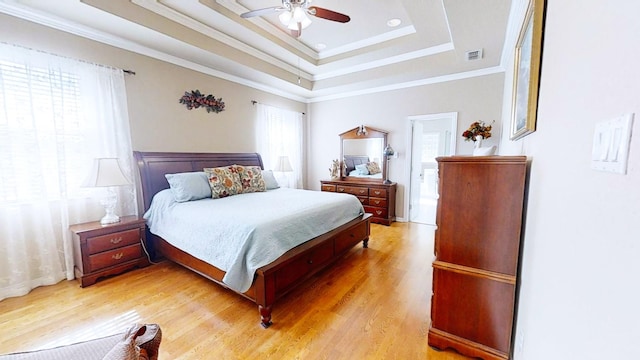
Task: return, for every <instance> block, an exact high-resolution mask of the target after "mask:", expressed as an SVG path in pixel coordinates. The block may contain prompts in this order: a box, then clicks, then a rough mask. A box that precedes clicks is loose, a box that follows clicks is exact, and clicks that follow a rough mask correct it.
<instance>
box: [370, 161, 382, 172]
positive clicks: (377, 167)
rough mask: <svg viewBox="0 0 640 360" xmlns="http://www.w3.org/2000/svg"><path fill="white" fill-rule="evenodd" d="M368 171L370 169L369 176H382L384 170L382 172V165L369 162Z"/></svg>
mask: <svg viewBox="0 0 640 360" xmlns="http://www.w3.org/2000/svg"><path fill="white" fill-rule="evenodd" d="M367 169H369V174H371V175H375V174H380V173H381V172H382V170H380V165H378V163H377V162H375V161H373V162H368V163H367Z"/></svg>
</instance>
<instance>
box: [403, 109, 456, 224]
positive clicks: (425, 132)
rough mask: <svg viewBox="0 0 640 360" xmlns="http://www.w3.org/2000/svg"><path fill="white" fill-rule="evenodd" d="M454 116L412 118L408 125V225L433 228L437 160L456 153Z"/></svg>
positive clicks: (434, 220)
mask: <svg viewBox="0 0 640 360" xmlns="http://www.w3.org/2000/svg"><path fill="white" fill-rule="evenodd" d="M456 128H457V116H456V114H455V113H450V114H438V115H425V116H422V117H414V118H413V119H412V121H411V132H412V136H411V175H410V182H411V184H410V190H409V192H410V199H409V221H412V222H418V223H423V224H430V225H435V223H436V208H437V204H438V164H437V162H436V158H437V157H438V156H447V155H453V153H454V150H455V138H454V136H455V131H456Z"/></svg>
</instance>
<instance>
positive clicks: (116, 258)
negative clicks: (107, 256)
mask: <svg viewBox="0 0 640 360" xmlns="http://www.w3.org/2000/svg"><path fill="white" fill-rule="evenodd" d="M123 256H124V253H121V252H119V253H117V254H113V255H111V258H112V259H113V260H120V259H122V257H123Z"/></svg>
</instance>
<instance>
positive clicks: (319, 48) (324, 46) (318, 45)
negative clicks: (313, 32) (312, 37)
mask: <svg viewBox="0 0 640 360" xmlns="http://www.w3.org/2000/svg"><path fill="white" fill-rule="evenodd" d="M326 48H327V44H323V43H318V44H316V50H324V49H326Z"/></svg>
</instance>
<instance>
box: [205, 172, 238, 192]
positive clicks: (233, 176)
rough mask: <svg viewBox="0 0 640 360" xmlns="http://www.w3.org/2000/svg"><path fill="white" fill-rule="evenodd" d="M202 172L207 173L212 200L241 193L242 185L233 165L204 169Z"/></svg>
mask: <svg viewBox="0 0 640 360" xmlns="http://www.w3.org/2000/svg"><path fill="white" fill-rule="evenodd" d="M204 172H205V173H207V176H208V177H209V187H211V197H212V198H214V199H219V198H223V197H227V196H231V195H236V194H240V193H242V183H241V182H240V177H239V176H238V172H237V170H236V168H235V167H234V166H233V165H232V166H224V167H217V168H204Z"/></svg>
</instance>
